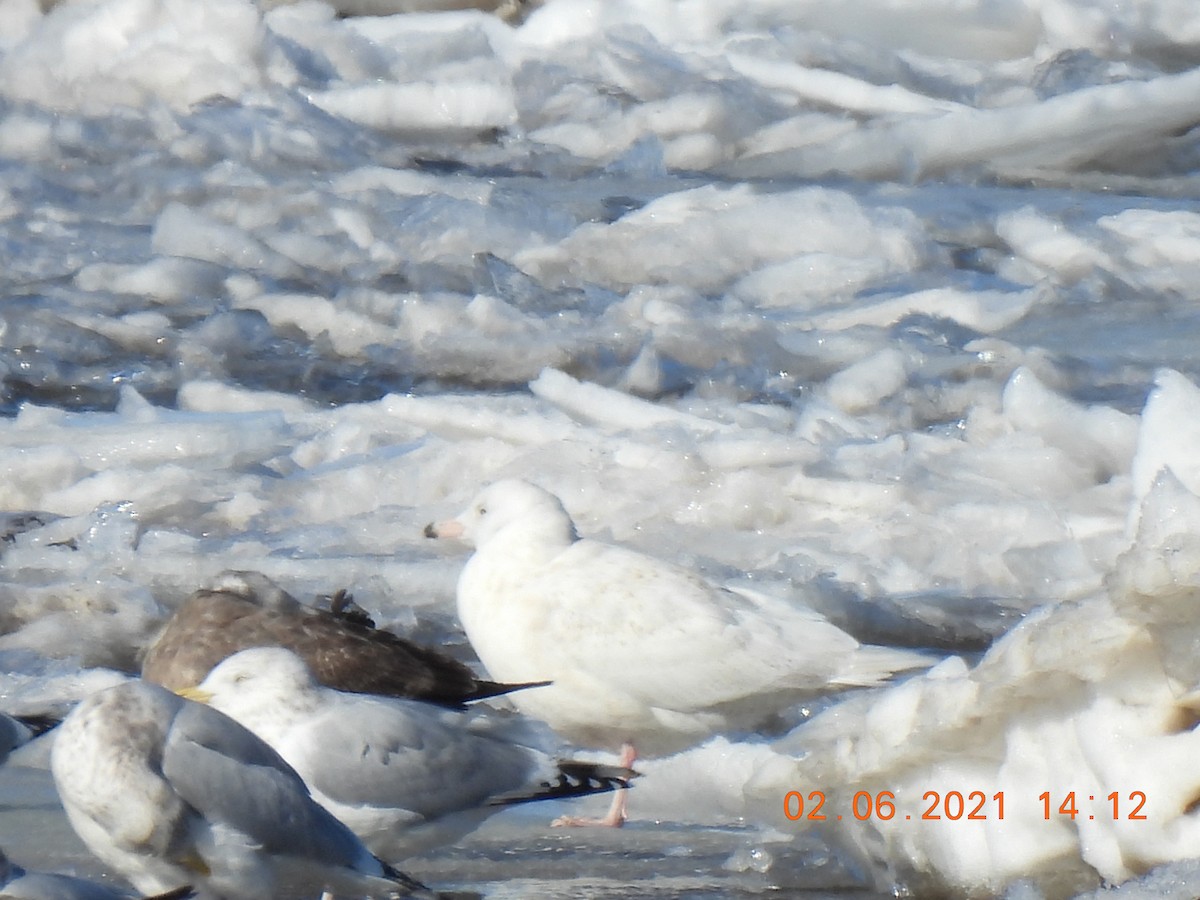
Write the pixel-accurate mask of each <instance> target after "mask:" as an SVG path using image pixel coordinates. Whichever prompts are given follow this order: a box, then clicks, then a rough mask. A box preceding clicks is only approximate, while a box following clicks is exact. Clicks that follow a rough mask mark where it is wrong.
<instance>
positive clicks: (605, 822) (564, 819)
mask: <svg viewBox="0 0 1200 900" xmlns="http://www.w3.org/2000/svg"><path fill="white" fill-rule="evenodd" d="M636 760H637V750H636V749H635V748H634V746H633V744H631V743H628V742H626V743H624V744H622V745H621V762H620V765H622V766H624V767H625V768H626V769H632V768H633V764H634V762H635V761H636ZM627 790H628V789H627V788H617V789H616V790H615V791H613V798H612V803H611V804H610V805H609V807H608V812H607V813H605V814H604V816H603V818H600V819H589V818H587V817H585V816H559V817H558V818H557V819H555V820H554V821H553V822H551V823H550V825H551V826H552V827H554V828H582V827H585V826H599V827H601V828H620V827H621V826H622V825H624V824H625V794H626V792H627Z"/></svg>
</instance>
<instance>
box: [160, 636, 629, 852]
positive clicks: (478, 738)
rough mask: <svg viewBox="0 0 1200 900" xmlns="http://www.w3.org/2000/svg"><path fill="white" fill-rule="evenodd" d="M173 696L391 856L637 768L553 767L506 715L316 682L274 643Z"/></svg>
mask: <svg viewBox="0 0 1200 900" xmlns="http://www.w3.org/2000/svg"><path fill="white" fill-rule="evenodd" d="M181 693H182V694H183V695H184V696H186V697H189V698H192V699H195V700H199V701H201V702H204V703H208V704H210V705H211V706H213V707H214V708H215V709H219V710H220V711H221V712H223V713H225V714H227V715H229V716H230V717H232V718H234V719H236V720H237V721H238V722H241V723H242V724H243V725H245V726H246V727H247V728H249V729H250V730H251V731H253V732H254V733H255V734H257V735H258V736H259V737H261V738H262V739H263V740H265V741H266V742H267V743H268V744H270V745H271V746H272V747H274V748H275V749H276V750H277V751H278V752H279V754H280V756H282V757H283V758H284V759H285V760H287V762H288V763H289V764H290V765H292V766H293V767H294V768H295V769H296V771H297V772H299V773H300V775H301V776H302V777H303V778H304V780H305V782H306V783H307V784H308V786H309V788H310V790H311V791H312V795H313V798H314V799H315V800H317V801H318V802H319V803H320V804H321V805H322V806H324V807H325V808H326V809H328V810H329V811H330V812H332V813H333V814H334V815H336V816H337V817H338V818H339V819H340V820H341V821H343V822H345V823H346V824H347V825H349V826H350V828H351V829H352V830H353V831H354V832H355V833H356V834H358V836H359V837H360V838H362V839H363V841H364V842H366V844H367V845H368V846H369V847H371V849H372V850H374V851H375V852H376V853H379V854H381V855H384V856H386V857H387V858H391V859H395V858H400V857H402V856H407V855H410V854H413V853H416V852H419V851H421V850H424V849H427V848H428V847H431V846H436V845H438V844H443V843H448V842H450V841H453V840H455V839H457V838H459V837H461V836H462V835H463V834H466V833H467V832H469V831H471V830H472V829H474V828H475V827H477V826H478V825H479V824H480V822H482V821H483V819H484V818H486V817H487V816H488V815H491V814H492V813H495V812H497V811H499V810H500V809H502V808H503V807H504V806H505V805H509V804H512V803H523V802H527V801H530V800H538V799H562V798H566V797H572V796H581V795H585V794H593V793H599V792H603V791H610V790H613V789H615V788H617V787H623V786H625V785H626V784H627V780H628V778H629V777H631V776H632V775H633V774H634V773H632V772H630V771H629V770H627V769H618V768H615V767H612V766H601V765H598V764H595V763H581V762H574V761H567V762H560V763H556V762H555V761H554V760H553V759H551V758H550V757H548V756H547V755H546V754H545V753H542V752H540V751H539V750H537V749H535V748H533V747H530V746H526V745H525V744H523V743H521V742H520V741H519V740H515V739H514V738H515V737H517V736H518V734H517V733H518V732H519V731H520V729H521V726H522V722H523V720H522V719H521V717H518V716H515V715H511V714H510V715H507V716H499V715H498V714H497V713H496V712H495V711H494V710H486V709H475V710H472V711H471V712H469V713H468V712H457V711H453V710H445V709H438V708H437V707H434V706H431V705H429V704H427V703H420V702H418V701H413V700H400V699H396V698H391V697H370V696H365V695H362V694H351V693H345V692H342V691H336V690H333V689H331V688H326V687H323V686H322V685H320V684H318V683H317V681H316V680H315V679H314V677H313V675H312V672H311V671H310V670H309V668H308V667H307V666H306V665H305V663H304V661H303V660H301V659H300V658H299V657H298V656H296V654H294V653H292V652H291V651H289V650H286V649H284V648H281V647H259V648H256V649H250V650H243V651H241V652H240V653H236V654H234V655H233V656H231V657H229V659H227V660H225V661H224V662H222V663H221V664H220V665H218V666H217V667H216V668H214V669H213V670H212V672H210V673H209V675H208V677H207V678H205V679H204V682H203V683H202V684H201V685H200V686H199V687H198V688H196V689H186V690H183V691H181ZM519 737H522V738H524V737H525V735H523V734H521V735H519Z"/></svg>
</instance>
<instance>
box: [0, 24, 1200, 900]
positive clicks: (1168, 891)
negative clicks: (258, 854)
mask: <svg viewBox="0 0 1200 900" xmlns="http://www.w3.org/2000/svg"><path fill="white" fill-rule="evenodd" d="M368 6H369V8H368ZM483 6H485V7H488V8H483V9H480V8H469V7H470V4H464V3H457V2H442V0H390V2H389V0H370V2H369V3H368V2H367V0H363V2H358V3H356V2H355V0H344V2H338V3H336V4H331V3H326V2H320V0H302V2H297V3H290V4H289V3H265V2H264V3H263V4H262V5H260V6H256V5H255V4H253V3H252V2H250V0H209V2H205V3H200V4H197V3H185V2H181V0H163V2H152V0H62V2H58V3H54V4H40V3H38V2H36V0H0V262H2V263H3V265H2V266H0V413H2V414H3V418H0V475H2V477H0V513H3V518H2V520H0V536H2V538H3V539H2V541H0V709H2V710H4V711H7V712H12V713H27V712H38V711H42V710H46V709H57V710H60V711H61V710H62V709H63V708H64V706H65V705H67V704H68V703H69V702H70V701H72V700H74V699H77V698H79V697H82V696H85V695H87V694H89V693H91V692H92V691H94V690H96V689H98V688H100V687H104V686H108V685H111V684H113V683H116V682H117V681H120V680H123V679H124V678H125V677H127V675H128V674H131V673H133V672H135V671H136V670H137V666H138V660H139V655H140V654H141V653H142V651H143V650H144V648H145V646H146V645H147V643H148V642H149V641H150V640H151V639H152V637H153V635H154V634H155V632H156V631H157V630H158V628H159V627H160V626H161V625H162V623H163V622H164V621H165V619H166V617H167V616H168V615H169V614H170V612H171V611H172V609H173V608H174V607H175V606H176V605H177V604H178V603H180V602H181V601H182V600H183V598H185V597H187V596H188V595H189V594H191V593H192V592H193V591H195V590H196V589H197V588H199V587H201V586H202V585H204V584H206V583H208V582H209V581H211V579H212V578H214V577H215V576H216V575H218V573H220V572H223V571H226V570H231V569H232V570H241V571H251V572H261V573H263V574H265V575H266V576H268V577H269V578H271V579H273V580H275V581H277V582H278V583H279V584H280V585H281V586H282V587H283V588H284V589H285V590H287V591H289V592H290V593H292V594H294V595H295V596H297V597H299V598H301V599H310V598H314V597H317V596H320V595H327V594H329V593H330V592H332V591H335V590H338V589H340V588H347V589H349V590H351V591H353V593H354V595H355V598H356V600H357V601H358V602H359V603H360V604H361V605H363V606H364V607H365V608H366V609H367V610H368V611H369V612H370V613H371V615H372V616H373V617H374V618H375V619H376V620H377V621H378V622H379V624H381V625H386V626H387V627H389V628H392V629H394V630H396V631H398V632H400V633H402V634H404V635H406V636H408V637H411V638H414V639H416V640H419V641H424V642H427V643H435V644H440V645H442V646H444V647H445V648H447V650H448V652H450V653H452V654H455V655H457V656H458V657H459V658H461V659H464V660H467V661H471V662H473V661H474V657H473V654H472V652H471V649H470V647H469V646H468V644H467V642H466V640H465V638H464V636H463V633H462V630H461V628H460V626H459V623H458V621H457V619H456V616H455V611H454V587H455V582H456V580H457V577H458V574H459V571H460V570H461V568H462V566H463V564H464V563H465V560H466V558H467V552H468V551H467V549H466V548H462V547H453V546H448V545H441V544H435V543H433V542H429V541H425V540H424V538H423V537H422V534H421V530H422V527H423V526H424V524H425V523H426V522H429V521H431V520H432V521H436V520H440V519H444V518H446V517H447V516H450V515H453V514H454V513H456V512H458V511H459V510H460V509H462V508H463V506H464V505H465V504H466V503H467V501H468V500H469V499H470V498H471V497H472V496H474V494H475V493H476V492H477V490H478V489H479V487H480V486H481V485H482V484H485V483H487V482H491V481H495V480H498V479H502V478H510V477H514V478H524V479H529V480H532V481H534V482H536V483H538V484H539V485H541V486H543V487H545V488H546V489H548V490H550V491H552V492H553V493H555V494H556V495H558V496H559V497H561V498H562V500H563V502H564V505H566V507H567V508H568V509H569V510H570V511H571V513H572V515H573V516H574V517H575V519H576V521H577V524H578V526H579V530H580V531H581V532H582V533H583V534H586V535H587V536H589V537H594V538H597V539H600V540H603V541H607V542H613V543H620V544H627V545H633V546H637V547H638V548H639V549H641V550H644V551H645V552H648V553H650V554H652V555H654V556H656V557H659V558H662V559H667V560H670V561H672V562H674V563H677V564H679V565H682V566H685V567H687V568H690V569H693V570H696V571H698V572H700V573H701V574H703V575H704V576H705V577H707V578H709V579H710V580H713V581H715V582H719V583H723V584H728V585H731V586H734V587H740V588H742V589H746V590H750V591H753V592H757V593H760V594H764V595H769V596H772V597H774V598H776V599H777V600H779V601H781V602H785V603H796V602H799V600H800V598H805V599H806V600H807V601H809V602H812V603H813V604H814V605H815V607H816V608H817V610H818V611H819V612H820V613H821V614H822V615H824V616H826V617H828V618H829V619H830V620H832V621H833V622H834V623H835V624H837V625H838V626H839V627H840V628H843V629H845V630H846V631H848V632H850V633H851V634H853V635H854V636H855V637H856V638H858V639H859V640H860V641H863V642H869V643H875V644H885V645H891V646H898V647H907V648H919V649H924V650H929V651H932V652H934V653H935V654H937V655H939V656H941V657H943V658H944V661H943V662H942V663H941V664H940V665H939V666H938V667H936V668H934V669H933V670H932V671H931V672H929V673H928V674H926V675H922V676H920V677H916V678H913V679H911V680H909V681H906V682H904V683H902V684H900V685H897V686H896V687H894V688H888V689H884V690H883V691H879V692H863V693H859V694H855V695H854V696H852V697H849V698H847V699H845V701H844V702H841V701H839V702H836V703H835V702H834V701H833V700H832V699H830V698H821V699H820V700H819V701H818V702H814V703H813V704H811V705H810V707H806V708H805V709H804V710H794V711H792V712H793V713H794V714H795V716H796V718H797V719H800V718H807V719H808V721H806V722H805V723H804V724H800V725H799V726H797V727H795V728H794V730H793V731H792V732H791V733H789V734H786V735H784V736H783V737H780V738H777V737H775V736H768V735H766V734H747V733H735V734H731V735H725V736H719V737H714V738H712V739H711V740H709V741H708V742H706V743H704V744H703V745H701V746H699V747H697V748H694V749H691V750H688V751H685V752H683V753H680V754H676V755H674V756H670V757H666V758H664V759H661V760H647V761H646V764H645V766H644V769H645V777H643V778H641V779H639V782H638V784H637V785H636V787H635V788H634V791H635V793H636V798H637V799H636V803H633V804H632V805H631V810H632V812H633V814H634V817H635V818H634V821H632V822H631V823H630V825H629V826H628V827H627V828H625V829H622V830H620V831H618V832H616V833H613V834H604V835H596V834H593V833H583V832H572V833H570V834H564V833H561V832H550V831H548V830H547V829H546V828H545V827H544V826H545V823H546V822H547V821H548V819H549V818H550V816H549V815H547V814H546V813H545V812H538V813H537V814H536V815H533V814H529V813H527V812H513V813H503V814H501V815H499V816H496V817H494V818H493V819H492V820H491V821H490V822H489V824H488V825H486V826H485V827H484V829H483V830H482V831H481V832H480V833H478V834H477V835H476V836H474V837H473V838H470V839H468V840H467V842H466V843H465V844H464V845H463V846H462V847H459V848H446V849H442V850H438V851H434V852H431V853H430V854H429V855H427V856H422V857H418V858H413V859H411V860H405V861H404V866H405V869H406V870H411V871H413V873H414V874H416V875H417V876H419V877H421V878H423V879H424V880H427V881H430V882H431V883H434V884H435V885H436V886H445V887H451V888H458V887H462V888H467V889H476V890H480V891H482V892H483V893H485V894H486V895H489V896H496V897H503V896H521V897H525V898H529V897H540V898H550V897H578V896H581V895H583V894H586V893H588V892H592V893H604V894H605V895H606V896H614V897H632V896H647V895H650V896H658V897H664V898H666V897H677V896H683V895H687V896H689V897H695V896H712V897H718V896H720V897H731V896H739V895H751V894H754V893H755V892H761V891H763V890H766V889H768V888H770V887H772V886H779V887H783V888H800V889H803V890H805V891H809V892H812V893H813V894H814V895H816V896H820V895H821V893H822V892H839V896H844V895H845V894H844V892H845V891H847V890H851V891H860V892H861V893H862V895H863V896H873V895H875V894H877V893H878V892H884V893H890V892H892V891H895V890H905V889H907V890H910V891H914V892H918V891H923V890H926V889H928V888H930V887H933V888H939V889H943V890H946V891H949V892H951V893H958V892H963V891H973V892H976V893H982V894H1004V893H1005V892H1008V893H1009V894H1010V895H1011V896H1013V897H1018V896H1020V897H1025V896H1031V897H1034V896H1062V895H1066V896H1069V895H1071V894H1074V893H1080V894H1083V895H1085V896H1090V895H1091V894H1092V892H1095V891H1097V890H1099V889H1100V888H1101V887H1102V886H1103V885H1113V884H1119V885H1120V886H1119V887H1117V888H1116V890H1115V891H1114V892H1113V893H1115V894H1116V895H1117V896H1120V895H1121V894H1126V895H1128V896H1132V897H1151V896H1163V897H1175V896H1194V895H1195V894H1196V893H1197V891H1200V880H1198V879H1200V875H1198V873H1197V870H1196V866H1195V863H1194V862H1191V861H1189V857H1191V856H1193V855H1195V854H1198V853H1200V850H1196V849H1193V846H1194V844H1195V841H1194V840H1192V837H1193V835H1194V832H1195V830H1196V818H1195V817H1196V816H1197V815H1198V813H1197V812H1196V809H1195V806H1196V804H1195V800H1196V799H1197V796H1198V795H1200V790H1198V788H1200V784H1197V783H1195V781H1194V779H1192V776H1191V774H1190V771H1191V766H1190V760H1191V758H1192V757H1194V753H1193V752H1192V749H1193V748H1192V744H1193V743H1194V742H1195V740H1196V737H1195V731H1194V729H1195V720H1196V716H1195V712H1194V711H1195V709H1196V708H1197V705H1198V704H1197V701H1196V700H1195V691H1196V686H1197V685H1196V682H1197V675H1198V674H1200V673H1197V672H1196V670H1195V663H1194V661H1193V660H1194V658H1195V653H1194V652H1193V648H1194V626H1193V619H1194V618H1195V616H1194V614H1193V611H1192V606H1191V604H1192V602H1193V600H1194V598H1195V597H1196V596H1197V594H1196V588H1197V584H1198V583H1200V581H1198V578H1200V575H1198V572H1200V565H1198V564H1197V561H1198V560H1200V556H1198V555H1197V552H1196V548H1195V547H1194V546H1193V544H1194V537H1193V536H1194V535H1195V533H1196V530H1197V527H1198V524H1200V523H1198V521H1197V520H1198V516H1200V513H1197V510H1196V508H1197V504H1200V500H1197V498H1198V497H1200V466H1198V464H1197V463H1196V461H1195V454H1194V447H1195V446H1196V434H1195V431H1196V428H1197V426H1196V425H1195V423H1196V422H1197V421H1198V420H1200V387H1198V385H1200V357H1197V354H1196V351H1195V348H1196V346H1197V342H1198V339H1200V314H1198V313H1197V309H1198V308H1200V307H1198V304H1197V301H1198V300H1200V278H1197V275H1200V262H1198V261H1200V204H1198V202H1197V200H1198V198H1200V182H1198V181H1197V176H1196V171H1197V165H1198V163H1200V141H1198V134H1200V132H1198V131H1197V128H1196V126H1197V124H1198V123H1200V89H1198V88H1200V82H1198V78H1200V76H1198V74H1197V72H1198V71H1200V70H1198V69H1197V64H1198V63H1200V56H1198V54H1197V50H1196V48H1197V46H1200V8H1198V7H1196V5H1195V4H1194V3H1192V2H1191V0H1138V2H1130V3H1121V4H1117V3H1106V4H1097V3H1094V2H1091V0H913V2H905V3H899V2H894V0H863V2H858V3H854V4H829V3H822V2H817V0H811V2H810V0H800V2H796V0H541V2H526V3H515V2H510V3H504V4H496V3H486V4H483ZM449 7H468V8H454V9H451V8H449ZM493 8H494V9H493ZM414 10H415V11H414ZM364 12H369V13H382V15H358V14H359V13H364ZM989 648H990V649H989ZM46 743H47V740H46V739H40V740H35V741H33V742H31V743H29V744H27V745H26V746H25V747H22V748H20V749H18V750H17V751H15V752H14V753H13V755H12V757H11V758H10V759H9V761H8V762H7V763H6V764H5V765H4V766H3V767H0V846H2V847H4V848H5V849H6V850H7V851H8V852H9V853H10V855H11V857H12V858H13V859H14V860H16V861H19V862H20V864H21V865H23V866H26V867H28V868H30V869H40V870H46V871H58V872H73V873H75V874H79V875H84V876H87V877H92V878H108V879H110V881H109V883H115V882H111V878H112V873H106V872H105V871H104V870H103V868H102V867H101V866H100V864H99V863H98V862H97V861H96V860H94V859H92V858H91V857H90V856H89V855H88V854H87V852H86V851H85V850H84V849H83V848H82V846H81V845H80V844H79V843H78V842H77V841H76V840H75V839H74V837H73V836H72V835H71V833H70V831H69V829H67V828H66V826H65V820H64V819H63V817H62V813H61V810H60V809H59V807H58V804H57V801H56V799H55V796H54V791H53V787H52V785H51V783H50V780H49V776H48V773H47V772H46V771H45V770H44V766H45V758H46V755H47V752H48V751H47V749H46V747H45V744H46ZM564 749H569V748H564ZM815 790H822V791H825V792H826V796H827V799H826V804H827V806H828V808H829V810H834V808H835V807H836V806H837V805H838V804H842V806H841V808H840V810H839V811H840V812H842V813H845V812H846V810H847V807H846V805H845V803H846V801H847V798H849V800H853V797H854V795H855V793H857V792H859V791H866V792H868V793H869V794H870V796H871V797H872V799H874V798H876V797H878V796H879V794H880V792H881V791H891V792H893V793H894V794H895V795H896V798H897V799H896V802H897V808H898V810H900V816H902V815H911V814H914V812H915V813H916V815H914V818H913V819H904V818H901V817H900V816H897V817H894V818H892V819H883V818H881V817H880V816H878V815H872V816H868V817H867V819H868V820H867V821H863V822H858V821H856V820H854V817H853V815H850V816H848V817H847V818H845V819H844V820H843V821H842V822H840V823H839V822H837V821H836V820H830V821H826V822H824V823H817V822H805V821H791V820H789V819H787V818H786V817H784V815H783V813H784V806H783V803H784V797H785V796H786V794H787V792H788V791H796V792H800V793H803V795H804V796H806V797H807V795H808V794H809V792H811V791H815ZM952 790H958V791H961V792H963V793H964V795H967V794H969V793H970V792H972V791H978V792H980V793H982V794H983V795H984V796H985V797H986V798H989V802H991V801H990V798H992V797H993V796H994V795H995V794H997V793H998V792H1001V791H1003V792H1004V796H1005V799H1006V804H1007V805H1006V807H1005V810H1004V812H1005V819H1004V820H1003V821H1001V820H999V818H998V816H996V815H993V816H992V818H991V819H989V820H985V821H978V820H975V821H968V820H966V819H965V818H964V819H961V820H943V821H941V822H932V821H922V820H921V819H920V817H919V814H920V812H921V811H922V809H921V808H916V807H914V806H913V804H914V803H915V804H916V806H917V807H919V806H920V801H921V799H922V797H921V794H922V793H924V792H925V791H936V792H940V793H941V794H942V795H943V797H944V795H945V794H946V793H947V792H949V791H952ZM1070 791H1074V792H1075V796H1076V801H1077V805H1078V806H1079V807H1080V810H1081V812H1079V813H1077V814H1076V816H1075V817H1071V816H1069V815H1067V814H1066V813H1059V812H1058V808H1059V804H1061V803H1063V801H1064V799H1065V794H1066V793H1068V792H1070ZM914 792H916V797H915V799H914ZM1043 792H1046V793H1048V794H1049V795H1050V796H1051V797H1052V798H1053V800H1054V801H1055V802H1054V804H1053V805H1054V809H1053V810H1052V811H1051V814H1050V815H1049V816H1048V818H1047V817H1044V816H1043V809H1042V806H1041V801H1040V800H1039V795H1040V794H1042V793H1043ZM1114 793H1115V794H1116V796H1117V801H1115V802H1116V803H1117V810H1116V812H1117V814H1116V815H1113V814H1112V813H1113V807H1112V805H1111V804H1112V803H1113V802H1114V801H1110V800H1108V799H1107V798H1108V796H1109V795H1110V794H1114ZM1137 794H1144V795H1145V798H1146V802H1145V806H1144V811H1145V813H1146V815H1147V816H1148V818H1147V819H1146V820H1141V819H1130V818H1128V815H1127V814H1128V813H1130V812H1132V807H1131V806H1129V805H1128V804H1129V801H1130V798H1131V797H1134V796H1135V795H1137ZM1087 796H1093V797H1097V798H1098V799H1097V800H1096V801H1093V802H1092V803H1089V802H1088V801H1086V800H1084V799H1083V798H1084V797H1087ZM1132 802H1134V803H1136V802H1137V800H1136V799H1134V800H1133V801H1132ZM598 803H599V804H600V805H601V806H602V805H603V803H604V801H603V800H599V801H598ZM1084 807H1090V808H1086V809H1084ZM985 810H986V811H987V812H991V813H995V812H998V810H995V808H994V806H991V807H989V806H986V805H985ZM945 811H946V810H945V809H943V812H945ZM1087 815H1093V816H1095V818H1094V819H1087V818H1085V816H1087Z"/></svg>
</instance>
